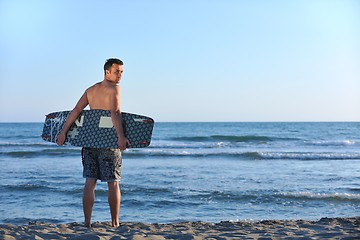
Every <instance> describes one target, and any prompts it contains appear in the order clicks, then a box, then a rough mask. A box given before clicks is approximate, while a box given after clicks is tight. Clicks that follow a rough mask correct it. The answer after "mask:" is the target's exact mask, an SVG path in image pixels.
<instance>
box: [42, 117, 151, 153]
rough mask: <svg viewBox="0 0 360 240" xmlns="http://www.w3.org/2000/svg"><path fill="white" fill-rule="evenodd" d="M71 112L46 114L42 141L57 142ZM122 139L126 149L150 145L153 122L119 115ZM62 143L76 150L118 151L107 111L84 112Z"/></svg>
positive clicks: (145, 118)
mask: <svg viewBox="0 0 360 240" xmlns="http://www.w3.org/2000/svg"><path fill="white" fill-rule="evenodd" d="M69 114H70V111H62V112H53V113H49V114H48V115H46V119H45V123H44V128H43V132H42V135H41V137H42V138H43V139H44V140H45V141H49V142H56V139H57V136H58V134H59V133H60V131H61V129H62V128H63V126H64V124H65V122H66V119H67V117H68V116H69ZM122 118H123V124H124V132H125V136H126V137H127V138H128V140H129V141H130V145H129V146H128V147H129V148H142V147H147V146H149V145H150V141H151V135H152V130H153V127H154V120H153V119H152V118H150V117H146V116H141V115H137V114H132V113H125V112H123V113H122ZM65 144H70V145H72V146H78V147H92V148H118V147H117V136H116V131H115V127H114V126H113V125H112V120H111V113H110V111H107V110H84V111H82V113H81V114H80V115H79V117H78V118H77V120H76V121H75V122H74V124H73V125H72V126H71V128H70V130H69V132H68V133H67V136H66V140H65Z"/></svg>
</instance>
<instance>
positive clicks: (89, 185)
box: [83, 178, 96, 227]
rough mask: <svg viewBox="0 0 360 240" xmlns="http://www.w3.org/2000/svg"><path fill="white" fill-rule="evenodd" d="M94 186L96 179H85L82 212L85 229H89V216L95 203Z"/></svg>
mask: <svg viewBox="0 0 360 240" xmlns="http://www.w3.org/2000/svg"><path fill="white" fill-rule="evenodd" d="M95 186H96V179H91V178H86V181H85V186H84V191H83V210H84V217H85V226H86V227H91V215H92V210H93V207H94V201H95Z"/></svg>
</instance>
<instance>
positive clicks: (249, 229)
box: [0, 217, 360, 240]
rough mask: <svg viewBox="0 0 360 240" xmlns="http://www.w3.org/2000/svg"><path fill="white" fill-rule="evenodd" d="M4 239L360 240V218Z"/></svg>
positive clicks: (58, 232) (125, 227)
mask: <svg viewBox="0 0 360 240" xmlns="http://www.w3.org/2000/svg"><path fill="white" fill-rule="evenodd" d="M0 237H1V239H6V240H8V239H39V240H41V239H87V240H91V239H297V238H304V239H360V217H353V218H322V219H320V220H319V221H306V220H265V221H259V222H251V221H243V222H220V223H206V222H180V223H171V224H147V223H136V222H123V223H121V225H120V227H118V228H113V227H111V226H110V223H108V222H103V223H102V222H96V223H94V224H93V226H92V228H86V227H84V226H83V225H82V224H80V223H69V224H50V223H41V222H34V223H29V224H28V225H23V226H15V225H12V224H2V225H0Z"/></svg>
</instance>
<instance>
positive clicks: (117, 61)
mask: <svg viewBox="0 0 360 240" xmlns="http://www.w3.org/2000/svg"><path fill="white" fill-rule="evenodd" d="M114 63H115V64H118V65H124V63H123V61H121V60H120V59H117V58H109V59H107V60H106V62H105V64H104V73H105V72H106V70H110V68H111V66H112V65H113V64H114Z"/></svg>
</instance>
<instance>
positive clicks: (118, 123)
mask: <svg viewBox="0 0 360 240" xmlns="http://www.w3.org/2000/svg"><path fill="white" fill-rule="evenodd" d="M110 106H111V120H112V122H113V124H114V127H115V130H116V135H117V137H118V148H119V149H120V150H121V151H123V150H125V149H126V148H127V145H128V144H130V142H129V140H128V139H127V138H126V137H125V134H124V128H123V121H122V115H121V111H120V87H119V86H116V87H115V88H114V92H113V93H112V94H111V95H110Z"/></svg>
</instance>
